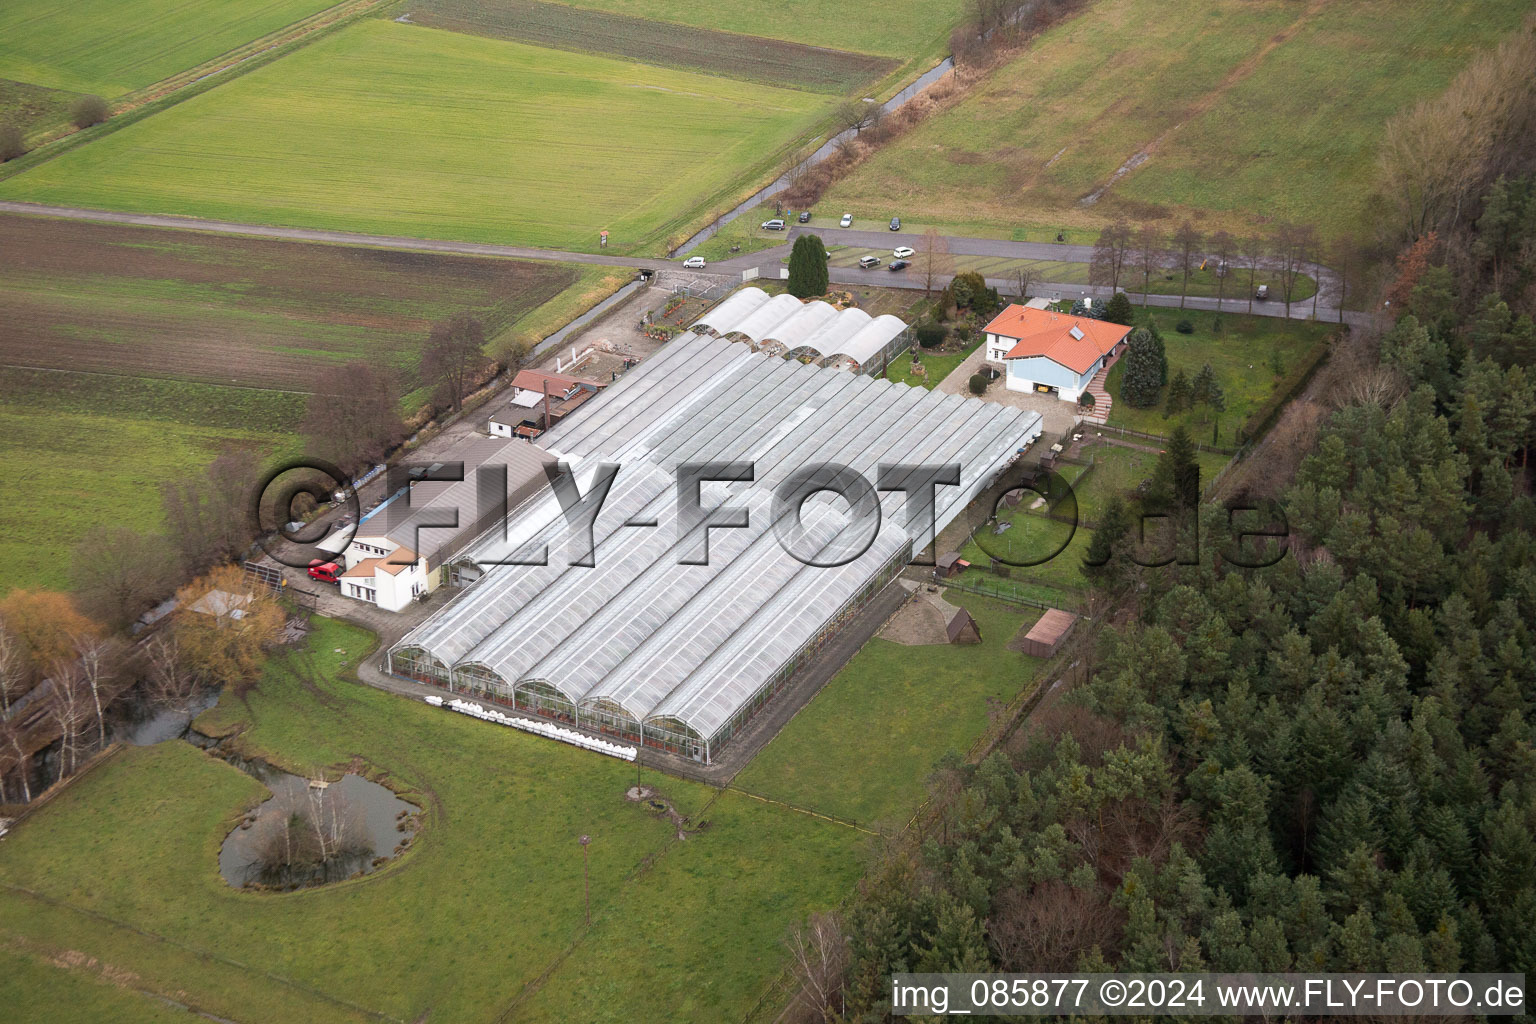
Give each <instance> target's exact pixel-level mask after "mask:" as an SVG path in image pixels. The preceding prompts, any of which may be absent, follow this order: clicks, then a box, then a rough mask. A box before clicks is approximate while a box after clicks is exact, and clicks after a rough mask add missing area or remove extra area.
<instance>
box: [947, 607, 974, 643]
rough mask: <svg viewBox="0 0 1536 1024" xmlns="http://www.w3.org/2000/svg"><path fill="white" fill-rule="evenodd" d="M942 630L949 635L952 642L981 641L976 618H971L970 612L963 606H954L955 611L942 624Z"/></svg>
mask: <svg viewBox="0 0 1536 1024" xmlns="http://www.w3.org/2000/svg"><path fill="white" fill-rule="evenodd" d="M944 632H945V633H946V634H948V636H949V642H950V643H952V644H979V643H981V627H980V626H978V625H977V624H976V620H975V619H973V618H971V613H970V612H968V611H966V610H965V609H964V608H956V609H955V613H954V614H953V615H951V616H950V617H949V621H948V622H946V623H945V624H944Z"/></svg>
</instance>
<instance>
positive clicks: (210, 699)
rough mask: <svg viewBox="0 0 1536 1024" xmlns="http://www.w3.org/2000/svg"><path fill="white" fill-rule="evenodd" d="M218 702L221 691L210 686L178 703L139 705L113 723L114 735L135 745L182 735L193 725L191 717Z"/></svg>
mask: <svg viewBox="0 0 1536 1024" xmlns="http://www.w3.org/2000/svg"><path fill="white" fill-rule="evenodd" d="M218 702H219V691H218V690H208V691H207V692H205V693H201V694H198V695H197V696H196V697H193V698H192V700H191V701H189V702H188V703H187V704H185V705H182V706H178V707H163V706H158V705H145V704H140V705H137V706H135V707H134V708H133V709H131V712H130V715H131V717H130V718H129V720H128V721H125V722H120V723H118V724H116V725H115V726H113V728H112V733H111V738H112V739H114V740H116V741H118V742H120V743H127V744H129V745H130V746H135V747H151V746H154V745H155V744H156V743H164V742H165V741H166V740H179V739H182V738H184V737H185V736H186V735H187V732H188V730H190V729H191V728H192V720H193V719H194V718H196V717H197V716H198V715H200V714H202V713H203V712H204V711H207V710H208V709H209V708H211V707H213V706H214V705H215V704H217V703H218Z"/></svg>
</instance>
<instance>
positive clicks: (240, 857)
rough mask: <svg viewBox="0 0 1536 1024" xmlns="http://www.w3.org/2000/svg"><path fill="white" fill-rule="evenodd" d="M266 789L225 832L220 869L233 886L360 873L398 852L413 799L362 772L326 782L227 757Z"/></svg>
mask: <svg viewBox="0 0 1536 1024" xmlns="http://www.w3.org/2000/svg"><path fill="white" fill-rule="evenodd" d="M229 761H230V763H231V764H233V765H235V767H237V768H240V769H241V770H242V771H244V772H246V773H247V774H249V775H251V776H252V777H254V778H256V779H259V780H261V782H262V783H263V784H265V785H266V787H267V788H268V789H270V790H271V791H272V796H271V797H270V798H269V799H267V800H265V801H264V802H263V803H262V804H261V805H260V806H259V807H257V808H256V810H255V811H253V812H252V813H251V814H250V815H249V816H247V817H246V819H245V820H244V821H242V822H241V823H240V824H239V825H238V826H236V827H235V829H234V830H233V831H231V832H230V833H229V835H228V836H226V837H225V839H224V845H223V846H222V847H221V848H220V849H219V874H221V875H223V876H224V880H225V881H226V882H228V883H229V884H230V885H233V886H235V887H237V888H241V887H244V886H250V885H262V886H269V887H272V888H280V889H293V888H300V887H303V886H311V885H324V884H325V883H327V882H339V881H341V880H342V879H343V878H350V877H352V876H353V875H356V874H366V873H368V872H370V871H372V870H373V869H374V868H376V867H377V866H379V865H380V864H382V863H385V862H386V861H389V860H392V859H394V858H395V857H397V856H399V855H400V854H401V853H402V852H404V850H405V848H406V847H407V846H408V845H409V844H410V841H411V838H412V836H413V835H414V834H415V831H416V821H417V814H418V812H419V810H420V808H418V807H417V806H416V805H415V804H412V803H409V802H407V801H405V800H402V799H400V798H399V797H397V796H396V795H395V794H394V793H393V792H391V791H390V790H389V789H388V788H386V787H384V786H381V785H379V784H378V783H377V782H373V781H370V780H369V779H365V778H363V777H362V776H361V775H353V774H348V775H343V776H342V777H341V778H340V779H338V780H337V781H335V782H332V783H329V784H326V783H324V782H320V781H311V780H309V779H306V778H303V777H301V776H298V775H294V774H292V773H290V772H285V771H282V770H281V769H278V768H274V767H273V766H272V765H270V764H267V763H266V762H265V761H246V760H244V759H241V758H229Z"/></svg>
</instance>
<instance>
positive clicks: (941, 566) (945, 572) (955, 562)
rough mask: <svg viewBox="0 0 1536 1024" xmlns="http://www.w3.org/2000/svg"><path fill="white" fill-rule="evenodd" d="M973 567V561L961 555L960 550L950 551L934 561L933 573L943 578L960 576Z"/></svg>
mask: <svg viewBox="0 0 1536 1024" xmlns="http://www.w3.org/2000/svg"><path fill="white" fill-rule="evenodd" d="M970 567H971V563H970V562H967V561H966V560H965V559H963V558H961V557H960V552H958V551H950V552H948V553H946V554H944V555H941V556H940V557H939V560H938V561H937V562H935V563H934V566H933V574H934V576H936V577H937V578H939V579H941V580H943V579H948V578H949V577H951V576H958V575H959V574H960V573H962V572H964V571H965V570H966V569H969V568H970Z"/></svg>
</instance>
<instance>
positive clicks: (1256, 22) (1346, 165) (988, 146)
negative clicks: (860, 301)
mask: <svg viewBox="0 0 1536 1024" xmlns="http://www.w3.org/2000/svg"><path fill="white" fill-rule="evenodd" d="M1529 8H1530V4H1529V3H1528V2H1526V0H1355V2H1350V3H1324V4H1306V5H1303V4H1299V3H1295V2H1293V0H1101V2H1099V3H1096V4H1092V5H1090V6H1089V7H1087V8H1086V9H1085V11H1084V12H1083V13H1082V14H1080V15H1078V16H1076V17H1073V18H1071V19H1069V20H1067V21H1065V22H1063V23H1061V24H1059V25H1057V26H1055V27H1054V28H1052V29H1050V30H1049V31H1047V32H1046V33H1044V34H1043V35H1041V36H1040V37H1039V38H1038V39H1037V40H1036V41H1035V42H1034V43H1033V44H1032V45H1031V46H1030V48H1029V49H1028V51H1027V52H1025V53H1024V54H1023V55H1022V56H1020V57H1018V58H1016V59H1015V60H1013V61H1012V62H1010V63H1009V64H1007V65H1005V66H1004V67H1002V68H1000V69H998V70H997V71H996V72H994V73H992V74H991V75H990V76H989V77H988V78H987V79H986V80H984V81H983V82H982V83H980V84H979V85H977V86H976V87H975V88H974V89H973V90H972V91H971V92H970V94H969V95H967V96H966V97H965V98H964V99H963V100H962V101H961V102H959V103H958V104H957V105H956V106H954V107H953V108H951V109H950V110H948V111H946V112H944V113H942V114H940V115H937V116H934V117H931V118H929V119H928V120H927V121H926V122H925V123H923V124H922V125H921V126H919V127H918V128H917V129H915V130H914V131H912V132H910V133H908V134H907V135H905V136H903V137H902V138H901V139H900V140H899V141H898V142H896V143H894V144H892V145H890V146H887V147H885V148H884V149H882V150H881V151H880V152H879V153H877V154H876V155H875V156H874V157H872V158H871V159H870V160H868V161H867V162H866V163H864V164H863V165H861V166H860V167H859V168H858V169H857V170H856V171H855V172H854V173H853V174H852V175H851V176H850V177H849V178H848V179H846V180H845V181H843V182H842V183H841V184H839V185H837V186H836V187H834V188H833V189H832V190H831V191H830V192H829V193H828V195H827V196H826V198H825V199H823V201H822V203H823V205H826V204H831V205H833V206H836V207H838V208H839V209H844V208H846V209H848V210H851V211H852V212H854V213H856V214H858V215H860V216H875V217H888V216H890V212H889V211H891V210H893V209H895V210H899V211H900V212H901V214H902V215H903V217H904V218H910V219H911V220H912V221H913V222H914V223H919V222H932V223H936V224H946V225H951V226H955V227H956V228H963V227H965V226H967V225H983V226H987V227H989V228H990V229H991V230H993V231H995V230H997V228H998V226H999V225H1004V226H1007V227H1009V228H1014V229H1016V228H1019V227H1031V226H1040V227H1045V226H1049V227H1050V228H1053V229H1060V228H1066V229H1069V230H1073V231H1074V232H1075V233H1077V237H1074V239H1073V240H1074V241H1091V236H1092V233H1096V232H1097V230H1098V227H1099V226H1101V225H1102V224H1104V223H1107V222H1108V221H1109V220H1112V219H1113V218H1115V217H1118V216H1124V217H1127V218H1129V219H1131V220H1133V221H1151V222H1156V223H1159V224H1160V225H1161V226H1164V227H1165V228H1166V229H1167V230H1168V231H1170V232H1171V231H1172V229H1173V227H1174V226H1175V225H1176V224H1177V220H1175V219H1174V218H1179V217H1183V216H1186V215H1188V216H1192V217H1196V218H1199V219H1197V221H1196V223H1197V226H1199V227H1201V228H1202V229H1206V230H1209V229H1213V228H1215V227H1217V226H1226V227H1229V228H1232V229H1234V230H1254V229H1258V228H1261V226H1262V225H1264V224H1268V223H1272V222H1273V221H1275V220H1282V219H1292V220H1297V221H1302V222H1310V223H1314V224H1316V225H1318V226H1319V228H1320V229H1322V230H1323V231H1324V232H1325V233H1329V234H1331V233H1333V232H1336V231H1338V230H1340V229H1343V228H1351V227H1356V226H1358V224H1359V221H1360V218H1361V217H1362V216H1363V215H1364V211H1365V207H1366V203H1367V201H1368V199H1369V195H1370V191H1371V183H1372V171H1373V167H1374V160H1375V153H1376V147H1377V145H1378V144H1379V140H1380V134H1381V127H1382V124H1383V122H1384V121H1386V120H1387V119H1388V118H1389V117H1390V116H1391V115H1392V114H1393V113H1394V112H1395V111H1397V110H1400V109H1402V108H1404V107H1406V106H1410V105H1412V104H1413V103H1414V102H1416V101H1417V100H1419V99H1422V98H1424V97H1426V96H1430V95H1433V94H1435V93H1436V92H1438V91H1439V90H1440V89H1442V88H1443V87H1444V86H1445V85H1446V84H1447V83H1448V82H1449V81H1450V80H1451V78H1452V77H1453V76H1454V75H1455V74H1456V73H1457V72H1458V71H1459V70H1460V69H1461V68H1462V66H1463V65H1464V64H1465V63H1466V60H1467V57H1468V56H1469V55H1470V54H1472V53H1474V52H1476V51H1478V50H1479V49H1482V48H1485V47H1488V46H1491V45H1493V44H1494V43H1495V42H1496V41H1497V40H1498V39H1499V37H1500V36H1501V35H1502V34H1504V33H1505V32H1508V31H1510V30H1511V29H1513V28H1514V27H1515V26H1516V25H1518V23H1519V21H1520V18H1521V17H1523V16H1524V14H1525V13H1526V12H1527V11H1528V10H1529ZM1143 152H1145V153H1148V154H1149V158H1147V159H1146V160H1145V161H1144V162H1142V163H1140V164H1139V166H1136V167H1134V168H1132V169H1130V170H1129V171H1128V172H1127V173H1126V174H1125V175H1124V176H1123V177H1121V178H1119V179H1118V180H1117V181H1114V182H1113V184H1111V179H1112V177H1113V176H1114V175H1115V172H1116V171H1117V169H1119V168H1121V167H1122V165H1125V164H1127V162H1128V161H1130V160H1131V159H1132V158H1133V157H1135V156H1137V154H1140V153H1143ZM1106 187H1107V189H1108V190H1107V191H1103V192H1102V195H1101V196H1100V197H1099V198H1097V199H1096V200H1091V201H1089V202H1085V200H1087V199H1089V197H1092V196H1094V195H1095V194H1097V193H1100V192H1101V190H1104V189H1105V188H1106ZM1083 232H1087V233H1088V237H1086V238H1085V237H1083V235H1082V233H1083ZM962 233H963V232H962Z"/></svg>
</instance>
